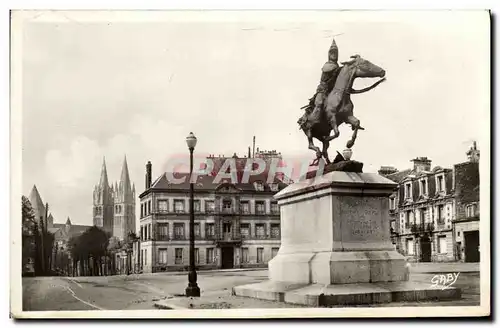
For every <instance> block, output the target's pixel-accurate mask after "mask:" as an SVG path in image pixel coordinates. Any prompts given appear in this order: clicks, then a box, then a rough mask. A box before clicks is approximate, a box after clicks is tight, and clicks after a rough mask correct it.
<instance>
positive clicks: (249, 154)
mask: <svg viewBox="0 0 500 328" xmlns="http://www.w3.org/2000/svg"><path fill="white" fill-rule="evenodd" d="M250 157H252V153H251V152H250V146H248V158H250Z"/></svg>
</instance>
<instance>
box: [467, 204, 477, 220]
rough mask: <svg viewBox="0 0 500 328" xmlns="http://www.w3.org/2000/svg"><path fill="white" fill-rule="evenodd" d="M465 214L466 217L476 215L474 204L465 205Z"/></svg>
mask: <svg viewBox="0 0 500 328" xmlns="http://www.w3.org/2000/svg"><path fill="white" fill-rule="evenodd" d="M465 215H466V217H468V218H471V217H474V216H476V204H469V205H467V206H466V207H465Z"/></svg>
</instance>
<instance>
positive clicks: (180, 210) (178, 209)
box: [174, 199, 184, 213]
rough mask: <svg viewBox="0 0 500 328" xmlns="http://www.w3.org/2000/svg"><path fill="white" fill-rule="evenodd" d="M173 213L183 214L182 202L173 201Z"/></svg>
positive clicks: (178, 200)
mask: <svg viewBox="0 0 500 328" xmlns="http://www.w3.org/2000/svg"><path fill="white" fill-rule="evenodd" d="M174 211H175V213H184V201H183V200H180V199H176V200H174Z"/></svg>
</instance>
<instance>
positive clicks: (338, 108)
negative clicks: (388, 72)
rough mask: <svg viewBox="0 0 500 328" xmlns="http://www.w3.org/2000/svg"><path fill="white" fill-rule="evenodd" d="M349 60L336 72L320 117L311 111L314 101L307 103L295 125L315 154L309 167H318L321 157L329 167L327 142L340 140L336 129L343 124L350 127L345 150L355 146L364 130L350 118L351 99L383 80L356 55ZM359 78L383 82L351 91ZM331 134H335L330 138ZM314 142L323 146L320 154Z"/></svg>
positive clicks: (380, 71)
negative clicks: (353, 95)
mask: <svg viewBox="0 0 500 328" xmlns="http://www.w3.org/2000/svg"><path fill="white" fill-rule="evenodd" d="M351 58H352V60H350V61H348V62H343V63H342V65H343V66H342V67H340V68H339V69H338V70H339V71H338V75H337V78H336V80H335V84H334V85H333V88H332V90H331V91H330V92H329V93H328V97H327V99H326V101H325V105H324V108H323V110H322V111H321V112H319V113H315V112H313V111H312V108H314V97H313V98H312V99H310V103H309V105H307V106H304V107H307V108H308V110H306V113H304V115H303V116H302V117H301V118H300V119H299V120H298V122H297V123H298V124H299V125H300V128H301V129H302V130H303V131H304V133H305V135H306V136H307V140H308V142H309V149H311V150H314V151H315V152H316V159H315V160H314V162H313V163H312V164H311V165H317V163H318V162H319V160H320V159H321V158H322V157H324V158H325V161H326V163H327V164H329V163H330V160H329V158H328V147H329V146H330V141H331V140H333V139H335V138H337V137H338V136H339V129H338V127H339V126H340V125H341V124H342V123H348V124H350V125H351V127H352V130H353V134H352V137H351V139H350V140H349V141H348V142H347V148H351V147H352V146H353V145H354V142H355V141H356V137H357V134H358V130H364V128H362V127H361V125H360V121H359V119H358V118H356V117H355V116H354V115H353V108H354V105H353V103H352V101H351V97H350V95H351V94H357V93H363V92H367V91H369V90H371V89H373V88H375V87H376V86H377V85H379V84H380V83H381V82H383V81H384V80H385V78H384V77H385V71H384V70H383V69H382V68H380V67H378V66H376V65H374V64H372V63H371V62H369V61H368V60H366V59H363V58H361V56H359V55H354V56H351ZM358 77H361V78H366V77H380V78H382V79H381V80H379V81H377V82H375V83H374V84H373V85H371V86H369V87H368V88H365V89H362V90H354V89H352V85H353V83H354V80H355V79H356V78H358ZM304 107H303V108H304ZM332 130H333V132H334V133H333V135H331V136H330V133H331V131H332ZM313 138H316V139H318V140H319V141H321V142H322V143H323V150H321V149H320V148H319V147H316V146H315V145H314V143H313Z"/></svg>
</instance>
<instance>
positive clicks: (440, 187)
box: [436, 175, 444, 192]
mask: <svg viewBox="0 0 500 328" xmlns="http://www.w3.org/2000/svg"><path fill="white" fill-rule="evenodd" d="M436 190H437V192H442V191H444V176H443V175H438V176H436Z"/></svg>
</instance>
